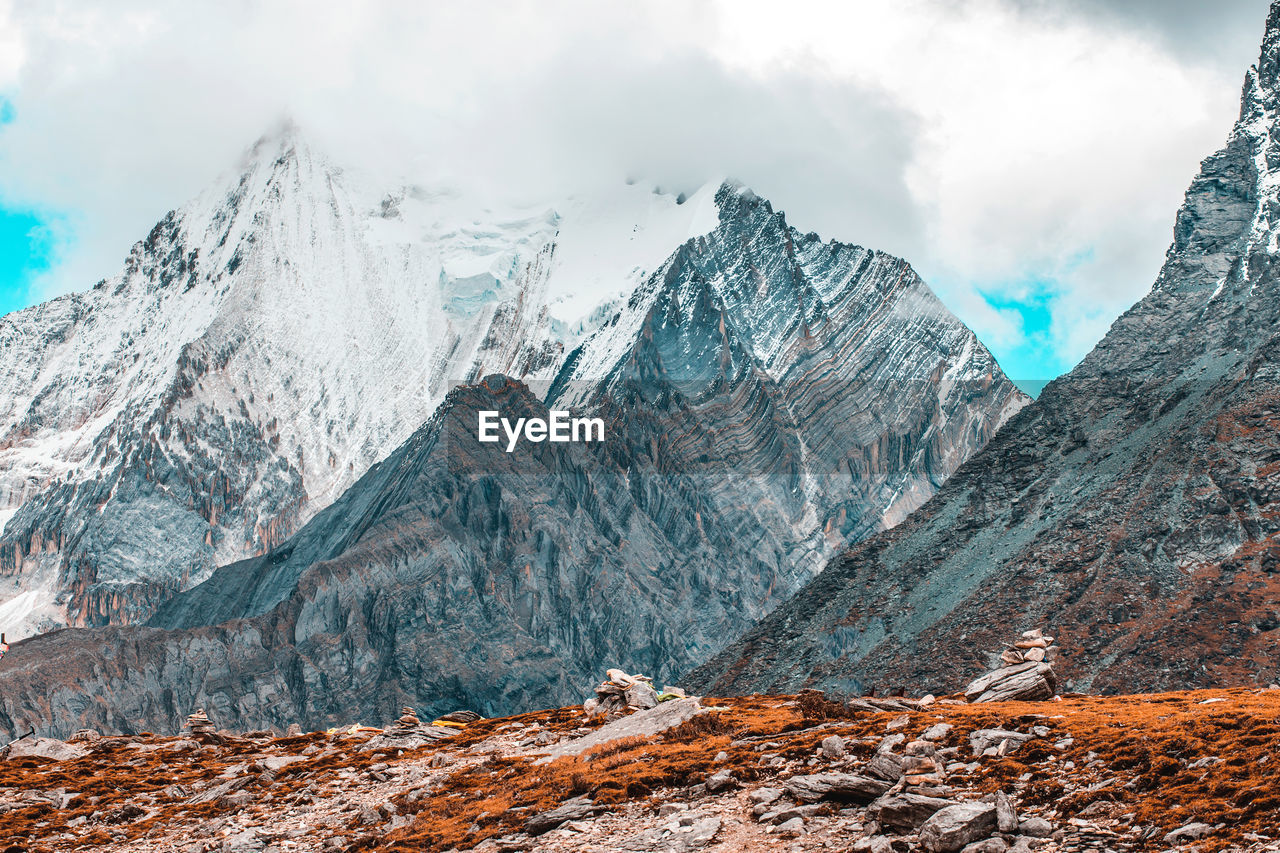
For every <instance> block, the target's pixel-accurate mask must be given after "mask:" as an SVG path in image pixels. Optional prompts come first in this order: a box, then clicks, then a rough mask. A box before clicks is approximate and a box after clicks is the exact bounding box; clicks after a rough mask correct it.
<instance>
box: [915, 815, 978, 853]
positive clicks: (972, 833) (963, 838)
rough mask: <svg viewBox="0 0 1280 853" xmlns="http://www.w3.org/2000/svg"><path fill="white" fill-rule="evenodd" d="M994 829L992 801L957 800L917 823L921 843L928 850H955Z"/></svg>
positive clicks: (944, 852)
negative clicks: (967, 801) (922, 821)
mask: <svg viewBox="0 0 1280 853" xmlns="http://www.w3.org/2000/svg"><path fill="white" fill-rule="evenodd" d="M995 831H996V807H995V806H994V805H992V804H991V803H957V804H956V805H954V806H947V807H946V808H945V809H941V810H940V811H938V812H936V813H935V814H934V815H933V817H931V818H929V819H928V820H927V821H925V822H924V826H921V827H920V846H921V847H923V848H924V849H925V850H927V851H929V853H955V851H956V850H959V849H961V848H962V847H965V846H967V845H969V844H972V843H973V842H975V841H981V840H982V839H984V838H989V837H991V836H992V835H994V834H995Z"/></svg>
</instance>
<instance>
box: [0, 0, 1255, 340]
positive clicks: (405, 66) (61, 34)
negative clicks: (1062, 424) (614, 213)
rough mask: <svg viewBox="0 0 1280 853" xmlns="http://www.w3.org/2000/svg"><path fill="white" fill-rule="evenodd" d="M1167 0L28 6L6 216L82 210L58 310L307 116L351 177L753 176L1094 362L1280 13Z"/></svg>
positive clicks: (17, 46)
mask: <svg viewBox="0 0 1280 853" xmlns="http://www.w3.org/2000/svg"><path fill="white" fill-rule="evenodd" d="M1139 5H1141V7H1142V9H1143V10H1144V11H1141V12H1139V11H1136V10H1137V9H1138V5H1134V4H1125V3H1118V2H1116V3H1106V2H1103V0H1069V2H1064V3H1049V2H1043V1H1042V0H970V2H960V0H859V2H855V3H846V4H835V3H830V2H819V0H797V2H794V3H792V4H788V6H787V8H786V10H785V11H783V10H782V9H781V7H779V6H778V5H777V4H776V3H767V2H763V0H697V2H692V3H691V2H675V0H671V1H670V2H668V0H655V1H654V2H643V3H633V4H610V3H597V2H588V0H540V2H531V0H503V1H502V2H492V3H484V4H446V3H438V2H436V3H418V2H355V0H325V2H319V0H312V2H305V3H304V2H300V0H270V1H269V2H261V3H259V2H250V0H223V2H211V0H192V2H186V3H183V4H171V3H163V2H159V0H117V2H115V3H113V4H111V10H110V12H109V13H108V12H104V11H102V9H101V6H100V4H96V3H91V2H88V0H60V2H56V3H49V4H42V3H22V4H15V3H13V2H7V0H0V57H2V58H0V94H3V95H6V96H7V97H9V98H10V99H11V100H12V102H13V105H14V113H15V117H16V118H15V121H13V122H12V123H11V124H9V125H7V126H5V127H4V128H3V129H0V200H3V201H5V202H8V203H11V204H16V205H24V206H33V207H36V208H43V209H49V210H54V211H61V212H63V213H64V214H65V215H67V216H68V217H70V222H71V223H72V224H73V225H74V227H75V230H76V234H77V242H76V244H75V245H74V246H73V247H72V248H71V249H70V250H69V251H68V252H67V253H65V255H64V257H63V258H62V262H61V263H59V264H58V265H57V266H56V267H55V269H54V270H53V272H52V273H51V274H50V276H49V277H48V278H47V280H46V281H45V282H44V285H43V286H44V287H45V288H46V290H47V291H48V292H59V291H63V290H68V289H80V288H84V287H87V286H89V285H90V284H92V283H93V281H95V280H97V279H98V278H100V277H102V276H105V275H109V274H111V273H112V272H114V271H115V269H116V268H117V267H118V265H119V262H120V260H121V259H122V258H123V256H124V254H125V253H126V252H127V250H128V247H129V245H130V244H131V243H132V242H133V241H134V240H135V239H137V238H138V237H140V236H141V235H143V234H145V233H146V231H147V230H148V229H149V228H150V225H151V224H152V223H153V222H154V221H155V220H156V219H157V218H159V216H161V215H162V214H163V213H164V211H165V210H167V209H169V208H171V207H174V206H176V205H178V204H181V203H182V202H183V201H185V200H186V199H187V198H189V197H191V196H193V195H194V194H195V193H196V192H197V191H198V190H199V189H200V188H201V187H202V186H203V185H205V184H206V183H208V182H209V181H210V180H211V179H213V178H214V177H215V176H216V175H217V174H219V173H220V172H222V171H224V170H225V169H226V168H227V167H228V166H229V165H230V164H232V163H234V162H235V160H236V157H237V155H238V153H239V152H240V151H241V150H242V149H243V148H244V147H246V145H247V144H248V143H249V142H250V141H252V140H253V139H254V138H256V137H257V136H258V135H260V134H261V133H262V132H263V131H264V129H266V128H268V127H270V126H272V125H273V124H274V123H275V122H277V121H278V119H279V117H280V116H281V115H284V114H288V115H292V116H293V117H295V119H296V120H297V121H298V122H299V123H300V124H301V125H302V126H303V127H304V128H307V129H308V130H309V132H311V133H313V134H314V135H315V136H316V137H317V142H318V144H319V145H321V146H322V147H327V148H329V149H330V150H332V151H333V152H334V153H335V157H336V159H338V160H339V161H346V162H355V163H360V164H363V165H366V166H375V165H378V166H384V167H386V168H387V170H388V171H394V172H397V173H405V174H412V175H414V176H417V177H421V178H423V179H440V178H447V179H449V180H452V181H454V182H455V183H459V184H461V185H463V186H466V187H471V188H474V190H475V191H476V192H484V193H490V194H506V195H509V196H513V197H518V198H523V200H530V199H534V198H552V197H556V196H558V195H562V194H564V193H565V192H571V191H575V190H581V189H586V188H590V187H591V186H593V185H595V184H598V183H601V182H608V181H616V180H620V179H621V178H622V177H624V176H628V175H638V176H643V177H646V178H649V179H651V180H654V181H657V182H658V183H660V184H662V185H664V186H670V187H676V188H681V189H688V188H691V187H693V186H696V185H698V184H700V183H701V182H703V181H705V180H707V179H711V178H715V177H718V176H726V175H728V176H734V177H737V178H739V179H741V180H743V181H745V182H746V183H748V184H749V185H751V186H752V187H754V188H755V189H756V190H757V191H758V192H759V193H761V194H762V195H765V196H767V197H769V198H770V199H771V200H772V201H773V202H774V204H775V206H776V207H779V208H783V209H786V210H787V211H788V214H789V216H790V218H791V220H792V221H793V223H794V224H796V225H797V226H798V227H800V228H802V229H805V230H816V231H818V232H819V233H821V234H822V235H823V236H824V237H835V238H839V239H842V240H847V241H851V242H858V243H861V244H863V245H869V246H873V247H876V248H882V249H885V250H888V251H892V252H895V253H897V254H900V255H902V256H904V257H906V258H907V259H908V260H910V261H912V262H913V264H915V265H916V266H917V268H918V269H920V271H921V272H922V274H924V275H925V277H926V279H928V280H929V281H930V282H931V283H933V284H934V285H935V287H936V289H938V290H939V292H940V294H941V295H942V296H943V298H944V300H945V301H947V303H948V304H949V305H951V306H952V307H953V308H954V309H955V310H956V311H957V312H958V313H959V314H960V315H961V316H962V317H963V318H964V319H965V320H966V321H967V322H969V323H970V324H971V325H973V326H974V327H975V329H976V330H977V331H978V332H979V334H980V335H982V336H983V337H984V339H987V340H990V341H992V342H993V345H994V346H996V349H997V352H999V351H1000V347H1001V346H1008V347H1013V346H1015V345H1017V342H1018V335H1019V334H1020V332H1019V326H1018V323H1017V322H1015V321H1014V320H1016V318H1014V319H1011V318H1010V316H1009V312H1008V309H1007V307H1006V305H1007V301H1008V299H1007V298H1006V297H1012V296H1014V295H1016V294H1017V293H1019V292H1022V290H1023V289H1025V288H1026V287H1027V286H1028V282H1035V286H1036V287H1037V288H1038V290H1037V292H1036V294H1035V299H1036V300H1037V304H1043V305H1044V306H1046V309H1047V310H1048V312H1049V313H1050V315H1051V316H1052V323H1051V325H1050V327H1049V328H1048V329H1047V330H1045V331H1044V332H1043V335H1042V336H1041V338H1039V339H1038V340H1044V341H1047V342H1049V344H1048V346H1050V347H1051V348H1052V352H1050V353H1046V356H1045V363H1046V364H1049V363H1054V364H1058V363H1071V362H1073V361H1074V360H1075V359H1078V358H1079V357H1080V356H1081V355H1083V353H1084V351H1086V350H1087V349H1088V347H1089V346H1090V345H1091V344H1092V343H1093V342H1094V341H1095V340H1096V339H1097V337H1098V336H1099V335H1100V334H1101V333H1102V331H1104V330H1105V327H1106V325H1107V324H1108V323H1109V322H1110V321H1111V320H1112V319H1114V317H1115V316H1116V315H1117V314H1118V313H1119V312H1120V311H1121V310H1123V309H1124V308H1125V307H1127V305H1128V304H1130V303H1132V302H1133V301H1134V300H1135V299H1137V298H1138V297H1140V296H1141V295H1142V293H1144V292H1145V291H1146V289H1147V288H1148V287H1149V286H1150V284H1151V282H1152V280H1153V279H1154V277H1155V273H1156V271H1157V269H1158V266H1159V263H1160V260H1161V258H1162V256H1163V252H1164V248H1165V246H1166V245H1167V243H1168V241H1169V237H1170V233H1171V228H1172V221H1173V215H1174V211H1175V210H1176V207H1177V205H1178V203H1179V199H1180V197H1181V193H1182V191H1183V189H1184V188H1185V186H1186V184H1187V183H1188V181H1189V179H1190V178H1191V176H1192V175H1193V174H1194V172H1195V170H1196V164H1197V162H1198V161H1199V160H1200V159H1201V158H1202V157H1204V156H1205V155H1207V154H1208V153H1210V152H1211V151H1212V150H1213V149H1215V148H1216V147H1217V146H1218V145H1219V144H1220V143H1221V141H1222V140H1223V138H1224V137H1225V135H1226V132H1227V129H1228V128H1229V126H1230V123H1231V121H1232V119H1233V118H1234V114H1235V111H1236V108H1237V104H1238V95H1239V87H1240V82H1241V80H1242V78H1243V73H1244V70H1245V68H1246V67H1247V65H1248V64H1249V63H1250V62H1251V61H1252V60H1253V59H1254V54H1256V42H1257V41H1258V40H1259V37H1260V35H1261V26H1260V24H1261V20H1262V17H1263V16H1264V14H1265V5H1266V4H1265V2H1263V0H1258V2H1254V3H1240V4H1239V5H1238V6H1237V7H1235V8H1234V9H1233V10H1231V11H1230V12H1229V13H1228V12H1222V11H1219V13H1217V14H1216V16H1208V17H1205V16H1203V15H1201V16H1200V18H1194V16H1195V15H1199V13H1198V12H1195V11H1193V10H1190V9H1188V10H1184V11H1185V12H1186V15H1191V16H1193V17H1192V18H1185V17H1183V16H1182V15H1180V14H1175V13H1172V12H1170V11H1168V8H1167V7H1166V6H1164V5H1163V4H1161V3H1156V2H1154V0H1152V2H1150V3H1148V2H1146V0H1140V3H1139ZM1222 8H1223V7H1221V6H1217V5H1215V9H1218V10H1221V9H1222ZM1260 9H1261V12H1260V11H1259V10H1260ZM1191 20H1202V23H1201V24H1200V25H1199V26H1201V27H1205V28H1209V29H1205V30H1203V32H1205V33H1206V34H1216V40H1214V47H1213V48H1212V49H1208V48H1205V47H1203V46H1199V47H1198V46H1196V45H1195V44H1190V43H1191V42H1196V41H1197V40H1196V39H1195V38H1194V35H1195V30H1194V26H1195V25H1194V24H1189V23H1186V22H1187V21H1191ZM1228 21H1229V22H1230V23H1229V24H1228V23H1227V22H1228ZM1231 33H1235V34H1236V35H1230V36H1229V34H1231ZM1243 33H1251V35H1250V36H1249V41H1245V36H1244V35H1240V34H1243ZM1205 40H1206V41H1208V40H1209V39H1207V38H1206V39H1205ZM993 305H996V306H1000V307H999V308H996V307H993ZM1024 337H1025V336H1024ZM1005 342H1009V343H1007V344H1006V343H1005ZM1023 342H1024V343H1025V340H1024V341H1023Z"/></svg>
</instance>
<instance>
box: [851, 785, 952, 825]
mask: <svg viewBox="0 0 1280 853" xmlns="http://www.w3.org/2000/svg"><path fill="white" fill-rule="evenodd" d="M954 805H956V803H955V801H954V800H944V799H941V798H940V797H926V796H924V795H923V794H898V795H896V796H892V797H881V798H880V799H878V800H876V801H875V802H874V803H872V804H871V805H870V806H869V807H868V808H867V815H868V816H869V817H870V818H871V819H872V820H874V821H876V822H877V823H878V824H880V825H881V826H883V827H885V828H886V829H892V830H893V831H894V832H902V833H909V832H914V831H915V830H916V829H918V828H919V827H920V826H921V825H922V824H923V823H924V822H925V821H927V820H928V819H929V818H931V817H933V816H934V815H935V814H937V813H938V812H940V811H942V810H943V809H945V808H947V807H948V806H954Z"/></svg>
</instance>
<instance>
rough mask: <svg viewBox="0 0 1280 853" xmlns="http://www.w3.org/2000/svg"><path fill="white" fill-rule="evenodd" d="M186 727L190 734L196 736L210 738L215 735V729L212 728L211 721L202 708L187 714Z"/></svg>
mask: <svg viewBox="0 0 1280 853" xmlns="http://www.w3.org/2000/svg"><path fill="white" fill-rule="evenodd" d="M187 728H188V729H190V730H191V734H192V735H194V736H195V737H198V738H211V737H216V736H217V730H216V729H215V728H214V725H213V721H211V720H210V719H209V715H208V714H206V713H205V712H204V708H200V709H198V710H196V711H193V712H191V713H190V714H188V715H187Z"/></svg>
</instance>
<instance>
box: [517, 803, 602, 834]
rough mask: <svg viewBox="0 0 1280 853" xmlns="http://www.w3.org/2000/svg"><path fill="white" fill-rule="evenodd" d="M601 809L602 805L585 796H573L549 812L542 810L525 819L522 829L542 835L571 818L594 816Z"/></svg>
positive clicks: (578, 818)
mask: <svg viewBox="0 0 1280 853" xmlns="http://www.w3.org/2000/svg"><path fill="white" fill-rule="evenodd" d="M602 811H604V807H603V806H597V805H596V804H595V803H593V802H591V800H590V799H588V798H587V797H575V798H573V799H572V800H566V801H565V802H564V803H563V804H562V805H560V806H558V807H556V808H554V809H552V810H551V811H549V812H542V813H541V814H536V815H534V816H533V817H531V818H529V819H528V820H527V821H525V824H524V831H525V832H527V833H529V834H530V835H542V834H543V833H545V832H550V831H551V830H553V829H556V828H557V827H559V826H561V825H562V824H565V823H568V822H569V821H571V820H581V819H582V818H584V817H594V816H595V815H596V814H598V813H600V812H602Z"/></svg>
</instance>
